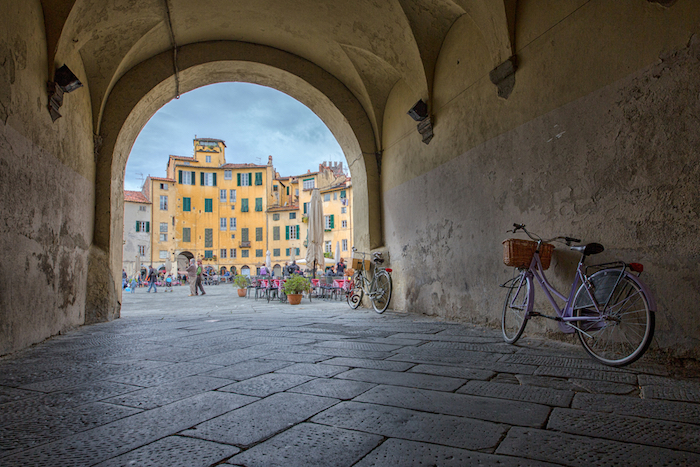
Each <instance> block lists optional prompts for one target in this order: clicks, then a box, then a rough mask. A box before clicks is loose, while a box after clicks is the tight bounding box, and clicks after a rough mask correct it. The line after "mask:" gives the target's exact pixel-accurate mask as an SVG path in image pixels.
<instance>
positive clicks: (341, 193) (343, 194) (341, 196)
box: [340, 190, 346, 199]
mask: <svg viewBox="0 0 700 467" xmlns="http://www.w3.org/2000/svg"><path fill="white" fill-rule="evenodd" d="M345 197H346V195H345V190H342V191H341V192H340V199H345Z"/></svg>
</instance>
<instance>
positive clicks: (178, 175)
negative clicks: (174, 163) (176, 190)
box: [177, 170, 182, 185]
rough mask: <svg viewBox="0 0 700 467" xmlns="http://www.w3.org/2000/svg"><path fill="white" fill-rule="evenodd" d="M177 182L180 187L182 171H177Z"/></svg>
mask: <svg viewBox="0 0 700 467" xmlns="http://www.w3.org/2000/svg"><path fill="white" fill-rule="evenodd" d="M177 181H178V182H179V183H180V185H182V170H178V171H177Z"/></svg>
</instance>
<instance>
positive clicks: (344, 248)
mask: <svg viewBox="0 0 700 467" xmlns="http://www.w3.org/2000/svg"><path fill="white" fill-rule="evenodd" d="M342 244H343V245H342V247H341V248H342V249H343V251H348V241H347V240H343V241H342Z"/></svg>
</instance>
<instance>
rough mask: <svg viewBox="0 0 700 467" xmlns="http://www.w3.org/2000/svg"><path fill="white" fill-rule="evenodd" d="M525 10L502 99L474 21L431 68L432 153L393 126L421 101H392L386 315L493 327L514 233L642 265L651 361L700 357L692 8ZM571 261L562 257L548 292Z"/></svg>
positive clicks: (699, 122) (403, 96)
mask: <svg viewBox="0 0 700 467" xmlns="http://www.w3.org/2000/svg"><path fill="white" fill-rule="evenodd" d="M522 3H524V4H525V6H523V7H521V8H520V10H519V11H518V18H519V21H520V23H519V24H520V25H519V30H518V31H517V34H518V37H519V38H520V39H519V41H518V43H519V44H520V46H519V47H521V48H520V49H519V51H518V57H519V59H520V69H519V70H518V72H517V73H516V84H515V89H514V91H513V94H512V95H511V96H510V97H509V99H508V100H503V99H499V98H497V97H496V89H495V86H493V85H492V84H491V83H490V81H489V79H488V72H489V71H490V63H489V62H488V61H486V58H487V57H488V53H489V52H488V50H487V48H486V46H485V45H484V41H483V40H482V39H481V38H480V32H479V30H478V28H477V27H476V26H475V25H474V24H473V23H471V22H470V20H469V19H468V18H462V19H460V20H459V21H458V22H457V23H455V25H453V29H452V30H451V31H450V35H449V36H448V39H447V40H446V41H445V44H444V45H443V48H442V51H441V54H440V57H439V59H438V65H437V72H436V83H435V86H434V90H435V94H434V100H433V113H434V116H435V135H436V136H435V138H434V139H433V141H432V142H431V143H430V145H429V146H425V145H422V146H421V145H420V144H419V141H420V139H419V138H420V137H419V135H418V134H417V132H416V130H415V126H414V124H413V123H412V122H411V121H410V119H406V118H403V119H402V118H400V116H401V114H403V113H405V109H407V108H409V107H410V106H411V105H412V103H413V101H412V98H414V97H415V95H412V94H411V92H410V90H409V89H408V88H407V87H405V86H403V85H401V84H399V85H397V86H396V87H395V89H394V90H393V92H392V96H391V98H390V101H389V106H390V107H392V108H391V109H388V110H387V111H386V113H385V119H384V123H385V133H384V136H385V153H384V158H383V165H382V187H383V189H384V194H383V196H384V208H383V213H384V219H385V225H384V229H385V238H386V242H387V247H388V249H389V252H390V258H391V263H392V267H393V269H394V275H395V277H396V279H397V280H396V281H395V283H396V284H397V293H396V296H395V298H394V300H393V306H395V307H397V308H399V309H404V310H407V311H413V312H421V313H428V314H435V315H440V316H443V317H445V318H447V319H456V320H463V321H470V322H474V323H480V324H487V325H491V326H498V325H499V323H500V311H501V306H502V298H503V297H502V294H501V292H500V289H499V288H498V287H497V284H499V283H501V282H503V281H504V280H505V279H507V278H508V277H510V274H511V271H510V270H509V268H506V267H505V266H503V264H502V247H501V241H502V240H503V239H505V238H507V237H508V234H506V233H505V230H506V229H507V228H509V226H511V225H512V223H513V222H522V223H525V224H527V225H528V226H530V227H531V228H532V229H533V230H534V231H537V232H539V233H541V234H542V235H544V236H547V235H551V236H554V235H557V234H568V235H575V236H580V237H581V238H583V239H584V241H596V242H600V243H603V244H604V245H605V246H606V248H607V250H606V252H605V253H604V254H603V255H600V256H597V257H595V260H596V262H597V260H600V261H605V260H609V259H615V258H622V259H625V260H628V261H639V262H643V263H644V264H645V266H646V271H645V273H644V274H643V276H642V277H643V279H644V280H646V281H647V282H648V283H649V285H650V286H651V288H652V290H653V291H654V292H655V294H656V297H657V304H658V309H659V312H658V314H657V332H656V338H655V341H656V345H655V347H656V348H661V349H663V350H665V351H668V352H669V353H671V354H672V355H674V356H679V357H685V356H691V357H694V358H698V357H700V337H698V336H700V320H698V310H697V305H696V303H697V302H698V299H700V291H699V290H698V287H697V278H698V276H699V274H698V273H700V266H698V259H699V258H700V246H699V245H698V243H697V231H698V226H699V224H700V222H699V221H700V217H699V216H700V198H698V189H697V187H698V186H700V170H699V169H698V162H699V161H700V119H699V118H698V116H699V115H700V98H699V96H700V80H699V79H698V70H699V69H700V40H699V39H698V36H693V34H697V33H698V29H699V26H700V8H699V6H698V5H697V4H694V3H692V2H688V1H686V2H684V1H679V2H677V3H676V4H675V5H674V7H673V8H671V9H663V8H661V7H659V6H658V5H652V4H647V3H646V2H590V3H586V4H585V5H583V6H582V7H581V8H580V9H578V10H576V9H575V8H577V7H578V6H579V5H573V6H572V5H571V4H573V3H575V2H570V5H569V6H570V7H571V8H572V10H574V11H568V10H565V9H564V10H562V11H558V10H551V11H550V12H549V13H548V14H546V13H543V11H546V9H540V10H537V11H535V10H536V9H535V7H536V6H537V4H538V3H541V2H522ZM580 3H581V4H583V3H584V2H580ZM528 5H529V6H530V7H532V9H530V8H528ZM552 15H554V16H552ZM592 30H595V34H593V33H592V32H591V31H592ZM639 31H645V32H644V34H640V33H639ZM691 37H692V39H691ZM635 41H637V46H638V47H636V48H635V47H633V46H631V45H630V44H632V43H634V42H635ZM640 43H641V44H642V46H641V47H639V44H640ZM469 56H471V57H484V59H483V60H484V61H483V62H481V61H465V60H464V57H469ZM659 57H660V58H659ZM407 120H408V121H407ZM576 259H577V258H576V256H575V255H572V254H570V253H568V252H566V251H559V250H558V251H557V252H555V259H554V262H553V267H552V268H551V269H550V272H551V274H550V275H551V276H553V277H554V278H555V280H554V283H555V285H557V286H560V288H562V289H563V288H564V283H565V282H566V281H569V280H570V279H571V273H572V268H573V265H574V263H575V261H576ZM548 326H549V324H548V323H541V324H535V325H533V324H530V325H528V332H531V333H532V332H539V333H550V332H551V331H552V330H553V329H554V328H550V327H548Z"/></svg>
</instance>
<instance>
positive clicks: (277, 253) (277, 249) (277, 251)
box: [272, 248, 280, 256]
mask: <svg viewBox="0 0 700 467" xmlns="http://www.w3.org/2000/svg"><path fill="white" fill-rule="evenodd" d="M279 255H280V249H279V248H275V249H274V250H272V256H279Z"/></svg>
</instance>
